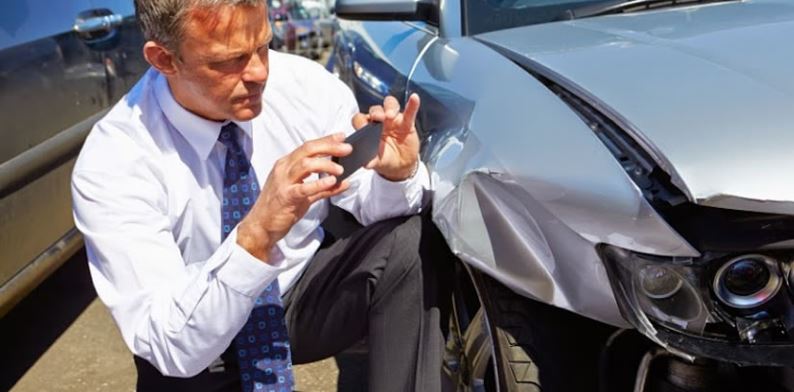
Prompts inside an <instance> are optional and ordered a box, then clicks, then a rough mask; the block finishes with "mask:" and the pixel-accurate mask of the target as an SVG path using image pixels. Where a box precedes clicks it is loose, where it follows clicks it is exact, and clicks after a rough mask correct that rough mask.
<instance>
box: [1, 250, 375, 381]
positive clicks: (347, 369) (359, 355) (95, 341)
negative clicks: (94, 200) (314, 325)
mask: <svg viewBox="0 0 794 392" xmlns="http://www.w3.org/2000/svg"><path fill="white" fill-rule="evenodd" d="M87 265H88V264H87V262H86V260H85V253H83V252H82V251H81V252H80V253H78V254H77V255H75V257H73V258H72V259H71V260H69V261H68V262H67V263H66V264H64V266H63V267H61V268H60V269H59V270H58V271H57V272H56V273H55V274H53V275H52V276H51V277H50V278H49V279H47V280H46V281H45V282H44V283H43V284H42V285H41V286H39V287H38V288H37V289H36V290H35V291H34V292H33V293H31V294H30V295H29V296H28V297H27V298H25V299H24V300H23V301H22V302H21V303H20V304H19V305H17V306H16V307H15V308H14V309H13V310H12V311H11V312H10V313H9V314H7V315H6V316H5V317H4V318H3V319H1V320H0V347H3V350H2V353H3V356H4V358H3V361H2V362H3V365H2V367H0V369H2V370H0V391H5V390H11V391H15V392H27V391H68V392H78V391H79V392H83V391H134V390H135V368H134V365H133V363H132V357H131V354H130V353H129V351H128V350H127V347H126V346H125V345H124V343H123V342H122V340H121V335H120V334H119V332H118V329H117V328H116V325H115V324H114V323H113V320H112V319H111V318H110V314H109V312H108V310H107V308H105V306H104V305H103V304H102V303H101V302H100V301H99V300H98V299H97V298H96V292H95V291H94V288H93V285H92V284H91V281H90V277H89V275H88V267H87ZM365 363H366V353H364V352H363V351H362V350H360V349H359V350H351V351H349V352H346V353H343V354H340V355H339V356H337V357H336V358H329V359H326V360H323V361H320V362H315V363H311V364H305V365H298V366H295V375H296V380H297V389H298V390H299V391H337V390H338V391H342V392H358V391H364V390H366V388H365V384H364V383H365V382H366V369H365Z"/></svg>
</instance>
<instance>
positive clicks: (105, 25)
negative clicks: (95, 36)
mask: <svg viewBox="0 0 794 392" xmlns="http://www.w3.org/2000/svg"><path fill="white" fill-rule="evenodd" d="M122 20H123V18H122V16H121V15H119V14H110V15H103V16H93V17H90V18H86V19H78V20H77V21H76V22H75V23H74V31H75V32H77V33H78V34H91V33H96V32H99V31H110V30H112V29H114V28H116V27H118V26H119V25H121V22H122Z"/></svg>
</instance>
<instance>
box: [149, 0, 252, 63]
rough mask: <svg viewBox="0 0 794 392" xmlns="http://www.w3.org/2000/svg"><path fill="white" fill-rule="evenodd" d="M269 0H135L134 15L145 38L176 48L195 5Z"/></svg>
mask: <svg viewBox="0 0 794 392" xmlns="http://www.w3.org/2000/svg"><path fill="white" fill-rule="evenodd" d="M266 1H267V0H135V16H136V17H137V19H138V23H139V24H140V26H141V30H143V35H144V37H145V38H146V40H149V41H155V42H157V43H159V44H161V45H163V46H165V47H166V48H168V49H170V50H172V51H175V52H176V51H177V49H178V47H179V45H178V43H179V40H180V39H181V38H182V32H183V27H184V24H185V17H186V15H187V14H188V11H190V10H191V9H193V8H198V7H202V8H204V7H207V8H211V7H218V6H223V5H232V6H236V5H248V6H258V5H265V4H266Z"/></svg>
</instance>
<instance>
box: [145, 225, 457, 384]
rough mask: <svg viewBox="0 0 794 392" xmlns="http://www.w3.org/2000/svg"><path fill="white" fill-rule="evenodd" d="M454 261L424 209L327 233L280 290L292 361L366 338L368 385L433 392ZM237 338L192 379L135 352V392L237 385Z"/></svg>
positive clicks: (331, 351) (330, 352)
mask: <svg viewBox="0 0 794 392" xmlns="http://www.w3.org/2000/svg"><path fill="white" fill-rule="evenodd" d="M452 260H453V257H452V255H451V253H450V252H449V249H448V248H447V246H446V242H445V241H444V239H443V237H442V236H441V235H440V233H439V232H438V230H437V229H436V227H435V226H434V225H433V224H432V222H431V221H430V219H429V218H428V216H427V215H417V216H411V217H402V218H395V219H390V220H386V221H383V222H378V223H375V224H372V225H370V226H367V227H364V228H360V229H358V230H355V231H353V232H352V233H350V234H348V235H344V236H342V237H341V238H339V239H336V240H335V241H333V242H331V241H327V242H326V243H324V244H323V247H322V248H321V249H320V250H319V251H318V252H317V253H316V254H315V256H314V258H313V259H312V261H311V263H309V266H308V267H307V268H306V270H305V271H304V273H303V275H302V276H301V277H300V278H299V279H298V280H297V282H296V283H295V284H294V285H293V287H292V288H290V290H289V291H287V293H285V295H284V306H285V310H286V320H287V327H288V330H289V336H290V339H289V340H290V346H291V347H292V361H293V363H294V364H301V363H306V362H313V361H317V360H321V359H324V358H327V357H330V356H333V355H335V354H337V353H339V352H341V351H342V350H344V349H346V348H347V347H349V346H351V345H353V344H354V343H356V342H358V341H359V340H361V339H362V338H364V337H366V338H367V345H368V348H369V357H368V358H369V359H368V361H369V372H368V373H369V390H370V391H373V392H390V391H395V392H397V391H399V392H407V391H422V392H425V391H428V392H433V391H439V390H440V389H441V355H442V353H443V345H444V337H445V328H446V326H447V322H448V321H447V320H448V319H449V318H448V311H449V301H450V298H451V282H449V279H445V278H446V277H447V276H451V275H450V274H451V268H452ZM233 346H234V345H233V344H232V347H230V349H229V350H226V352H225V353H224V354H223V355H222V357H221V358H222V360H223V363H224V364H223V369H224V370H223V371H211V370H210V369H207V370H205V371H203V372H202V373H200V374H199V375H197V376H195V377H192V378H188V379H184V378H174V377H164V376H162V375H161V374H160V373H159V371H158V370H157V369H155V368H154V367H153V366H152V365H151V364H149V363H148V362H147V361H145V360H143V359H141V358H138V357H136V358H135V364H136V367H137V369H138V390H139V391H239V390H240V384H239V373H238V367H237V361H236V355H235V354H234V347H233ZM214 370H217V366H216V367H215V369H214Z"/></svg>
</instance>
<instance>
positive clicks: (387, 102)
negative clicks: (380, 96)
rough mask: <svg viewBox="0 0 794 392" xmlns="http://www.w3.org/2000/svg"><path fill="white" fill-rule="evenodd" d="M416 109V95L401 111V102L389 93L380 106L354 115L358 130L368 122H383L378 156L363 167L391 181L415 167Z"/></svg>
mask: <svg viewBox="0 0 794 392" xmlns="http://www.w3.org/2000/svg"><path fill="white" fill-rule="evenodd" d="M418 111H419V96H418V95H416V94H411V96H410V97H409V98H408V103H407V104H406V105H405V112H404V113H400V103H399V102H397V99H396V98H394V97H392V96H388V97H386V99H384V100H383V106H372V107H370V108H369V114H368V115H364V114H357V115H355V116H354V117H353V127H354V128H356V129H360V128H361V127H363V126H365V125H367V123H368V122H382V123H383V135H382V136H381V140H380V147H379V149H378V156H377V157H375V158H373V159H372V161H370V162H369V163H368V164H367V165H366V166H365V167H366V168H368V169H373V170H375V171H376V172H377V173H378V174H380V175H381V177H383V178H385V179H387V180H391V181H402V180H405V179H407V178H408V177H410V176H411V175H412V174H413V173H414V171H415V170H416V165H417V163H418V162H417V161H418V159H419V136H418V135H417V134H416V127H415V126H414V122H415V121H416V114H417V112H418Z"/></svg>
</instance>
